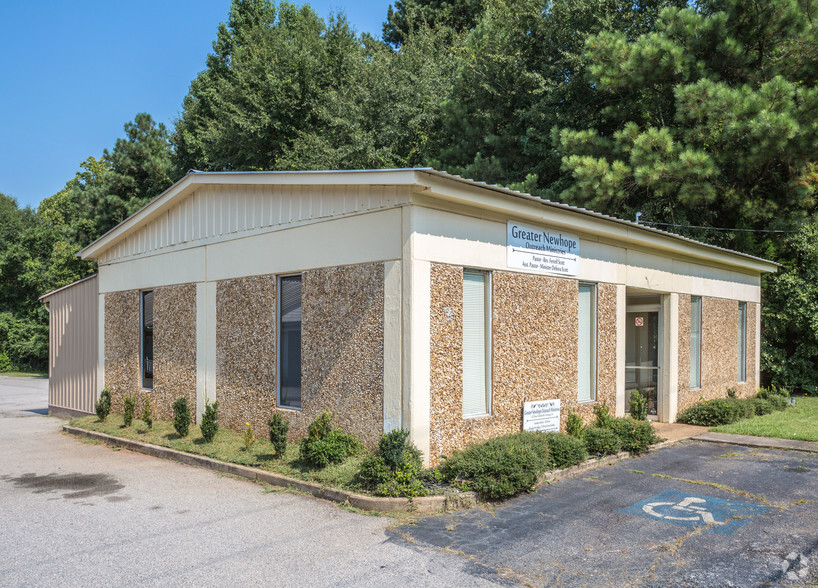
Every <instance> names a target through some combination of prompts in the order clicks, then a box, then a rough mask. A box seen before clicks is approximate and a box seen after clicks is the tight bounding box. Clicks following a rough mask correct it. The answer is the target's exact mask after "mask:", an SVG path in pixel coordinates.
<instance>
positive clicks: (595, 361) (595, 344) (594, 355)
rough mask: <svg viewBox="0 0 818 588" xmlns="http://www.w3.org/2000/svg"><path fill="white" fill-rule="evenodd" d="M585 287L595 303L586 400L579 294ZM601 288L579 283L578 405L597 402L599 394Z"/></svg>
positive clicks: (591, 321)
mask: <svg viewBox="0 0 818 588" xmlns="http://www.w3.org/2000/svg"><path fill="white" fill-rule="evenodd" d="M583 286H587V287H590V288H591V293H592V295H591V300H592V302H593V309H592V315H591V317H590V325H591V339H592V340H591V346H590V349H589V351H590V360H591V365H590V366H589V367H590V369H589V372H590V377H589V382H590V385H591V390H590V397H589V398H587V399H584V398H582V397H581V396H580V392H581V390H580V388H579V386H580V380H579V367H580V366H579V359H580V344H579V341H580V333H579V323H580V312H581V311H582V308H581V307H580V305H579V292H580V288H582V287H583ZM598 321H599V286H598V284H597V283H596V282H579V283H578V284H577V403H578V404H587V403H590V402H596V401H597V392H598V388H599V382H598V380H599V357H598V355H599V322H598Z"/></svg>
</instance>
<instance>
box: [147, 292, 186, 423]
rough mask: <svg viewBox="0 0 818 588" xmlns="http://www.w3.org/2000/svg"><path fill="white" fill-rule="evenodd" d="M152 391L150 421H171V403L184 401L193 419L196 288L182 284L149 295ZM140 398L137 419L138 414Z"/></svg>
mask: <svg viewBox="0 0 818 588" xmlns="http://www.w3.org/2000/svg"><path fill="white" fill-rule="evenodd" d="M153 324H154V329H153V391H152V392H148V391H146V392H144V394H143V396H144V395H145V394H147V395H148V396H149V397H150V398H151V404H152V406H153V410H154V417H155V418H160V419H168V420H170V419H173V403H174V402H176V399H177V398H179V397H180V396H184V397H186V398H187V405H188V408H189V409H190V413H191V417H192V418H193V420H195V418H196V285H195V284H183V285H179V286H168V287H164V288H156V289H155V290H154V291H153ZM142 402H144V400H143V398H140V399H139V402H138V405H137V408H138V410H137V415H140V414H142V407H143V404H142Z"/></svg>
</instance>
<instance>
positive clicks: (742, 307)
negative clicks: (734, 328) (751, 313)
mask: <svg viewBox="0 0 818 588" xmlns="http://www.w3.org/2000/svg"><path fill="white" fill-rule="evenodd" d="M746 367H747V303H746V302H739V303H738V381H739V382H744V381H746V380H747V369H746Z"/></svg>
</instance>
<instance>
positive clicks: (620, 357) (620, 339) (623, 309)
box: [614, 284, 628, 417]
mask: <svg viewBox="0 0 818 588" xmlns="http://www.w3.org/2000/svg"><path fill="white" fill-rule="evenodd" d="M627 322H628V319H627V287H626V286H625V285H624V284H617V285H616V410H615V413H614V414H615V415H616V416H617V417H621V416H625V350H626V348H627V347H626V340H625V329H627Z"/></svg>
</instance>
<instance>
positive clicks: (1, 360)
mask: <svg viewBox="0 0 818 588" xmlns="http://www.w3.org/2000/svg"><path fill="white" fill-rule="evenodd" d="M11 368H12V365H11V360H10V359H9V356H8V353H6V352H5V351H0V373H3V372H10V371H11ZM103 420H105V419H103Z"/></svg>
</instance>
